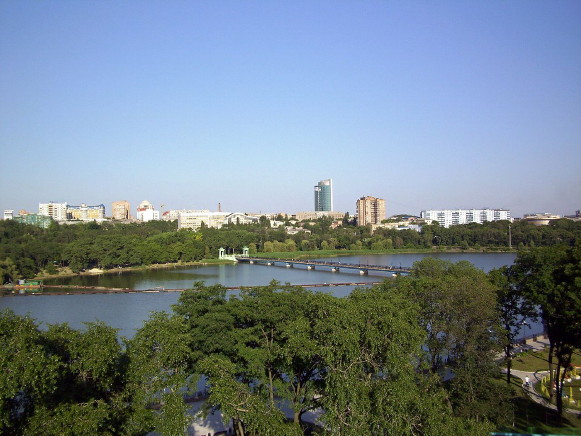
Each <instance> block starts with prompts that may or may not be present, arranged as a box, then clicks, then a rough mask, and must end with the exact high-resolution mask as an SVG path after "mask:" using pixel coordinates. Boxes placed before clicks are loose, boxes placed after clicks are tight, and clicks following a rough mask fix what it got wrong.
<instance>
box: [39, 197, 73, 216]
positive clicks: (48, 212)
mask: <svg viewBox="0 0 581 436" xmlns="http://www.w3.org/2000/svg"><path fill="white" fill-rule="evenodd" d="M38 214H39V215H44V216H49V217H51V218H52V219H53V220H55V221H66V220H67V203H53V202H52V201H51V202H50V203H40V204H39V205H38Z"/></svg>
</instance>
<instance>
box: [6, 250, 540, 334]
mask: <svg viewBox="0 0 581 436" xmlns="http://www.w3.org/2000/svg"><path fill="white" fill-rule="evenodd" d="M426 256H431V257H437V258H439V259H445V260H450V261H452V262H458V261H460V260H467V261H469V262H471V263H473V264H474V265H475V266H477V267H478V268H481V269H482V270H484V271H489V270H491V269H493V268H499V267H501V266H504V265H511V264H512V263H513V262H514V259H515V258H516V254H515V253H419V254H418V253H402V254H379V255H363V256H341V257H339V258H336V257H335V258H322V259H320V260H329V261H332V260H336V261H340V262H343V263H355V264H373V265H391V266H398V267H399V266H402V267H411V266H412V265H413V263H414V262H416V261H418V260H421V259H423V258H424V257H426ZM389 276H390V274H387V273H377V274H372V273H370V274H369V275H360V274H359V273H358V272H357V271H349V270H341V272H331V271H329V270H323V269H317V270H307V269H306V267H298V266H297V267H294V268H285V267H282V266H266V265H250V264H246V263H240V264H232V265H206V266H195V267H175V268H167V269H155V270H147V271H132V272H125V273H123V272H120V273H117V274H101V275H95V276H77V277H70V278H60V279H58V280H56V279H55V280H51V281H49V280H47V281H45V283H46V284H55V283H57V282H58V283H59V284H67V285H77V286H106V287H116V288H130V289H140V290H144V289H153V288H156V287H163V288H166V289H187V288H191V287H192V285H193V283H194V282H197V281H203V282H205V283H206V284H208V285H212V284H216V283H220V284H222V285H224V286H226V287H235V286H263V285H267V284H269V283H270V282H271V281H272V280H277V281H279V282H281V283H290V284H293V285H307V284H320V283H352V282H365V283H373V282H380V281H383V280H385V279H386V278H388V277H389ZM353 288H354V287H353V286H334V287H329V288H316V289H317V290H318V291H321V292H329V293H331V294H332V295H335V296H338V297H344V296H346V295H348V294H349V293H350V292H351V291H352V290H353ZM179 296H180V293H179V292H161V293H131V294H79V295H26V296H7V297H2V298H0V309H4V308H10V309H12V310H13V311H14V312H15V313H17V314H20V315H26V314H29V315H30V316H31V317H33V318H35V319H36V320H37V321H38V322H41V323H43V324H55V323H62V322H67V323H68V324H69V325H70V326H71V327H73V328H75V329H79V328H83V327H84V324H83V323H84V322H91V321H97V320H99V321H103V322H105V323H106V324H108V325H110V326H112V327H115V328H117V329H119V334H120V335H121V336H125V337H132V336H133V335H134V333H135V330H136V329H138V328H139V327H141V325H142V324H143V322H144V321H145V320H147V319H148V318H149V314H150V313H151V312H152V311H168V312H169V311H171V306H172V305H173V304H175V303H177V301H178V298H179ZM531 332H532V333H534V332H533V331H531Z"/></svg>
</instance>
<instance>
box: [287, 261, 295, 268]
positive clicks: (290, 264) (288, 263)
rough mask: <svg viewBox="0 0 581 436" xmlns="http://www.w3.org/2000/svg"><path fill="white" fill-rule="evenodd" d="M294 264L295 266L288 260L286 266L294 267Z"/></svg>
mask: <svg viewBox="0 0 581 436" xmlns="http://www.w3.org/2000/svg"><path fill="white" fill-rule="evenodd" d="M293 266H294V265H293V264H292V263H290V262H287V263H286V267H287V268H292V267H293Z"/></svg>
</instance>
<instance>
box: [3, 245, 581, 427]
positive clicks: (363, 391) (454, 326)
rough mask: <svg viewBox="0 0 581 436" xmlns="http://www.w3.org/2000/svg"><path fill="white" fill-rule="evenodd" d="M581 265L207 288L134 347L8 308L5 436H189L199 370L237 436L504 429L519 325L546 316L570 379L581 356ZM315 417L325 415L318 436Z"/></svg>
mask: <svg viewBox="0 0 581 436" xmlns="http://www.w3.org/2000/svg"><path fill="white" fill-rule="evenodd" d="M580 265H581V247H580V246H579V244H577V245H575V246H572V247H571V246H559V247H552V248H537V249H533V250H531V251H527V252H522V253H519V255H518V257H517V260H516V262H515V264H514V266H512V267H510V268H504V269H500V270H495V271H492V272H490V273H489V274H486V273H484V272H483V271H481V270H479V269H477V268H475V267H474V266H473V265H471V264H470V263H468V262H465V261H462V262H458V263H451V262H447V261H442V260H438V259H433V258H426V259H424V260H422V261H420V262H417V263H416V264H415V265H414V267H413V271H412V274H411V275H410V276H408V277H398V278H396V279H393V280H386V281H385V282H384V283H383V284H381V285H376V286H374V287H372V288H364V289H356V290H354V291H353V292H352V293H351V294H350V295H349V296H348V297H345V298H338V297H333V296H331V295H328V294H325V293H318V292H313V291H310V290H305V289H302V288H298V287H293V286H290V285H281V284H280V283H277V282H272V283H271V284H270V285H269V286H261V287H250V288H245V289H242V290H241V291H240V292H239V293H236V294H232V293H228V292H227V290H226V289H225V288H224V287H223V286H221V285H213V286H206V285H204V284H203V283H195V284H194V286H193V289H192V290H189V291H185V292H183V293H182V294H181V295H180V297H179V301H178V303H177V304H176V305H175V306H173V311H172V313H164V312H160V313H154V314H152V315H151V317H150V318H149V320H147V321H146V322H145V323H144V325H143V326H142V327H141V328H140V329H139V330H138V331H137V333H136V334H135V336H134V337H133V338H131V339H123V338H121V339H120V338H117V336H116V332H115V330H114V329H111V328H110V327H107V326H105V325H103V324H101V323H88V324H87V327H86V328H85V329H84V330H83V331H76V330H73V329H71V328H69V327H68V326H67V325H66V324H58V325H49V326H48V327H47V328H44V329H41V328H39V326H38V325H37V324H36V323H35V322H34V320H31V319H29V318H27V317H19V316H16V315H14V314H13V313H10V312H4V313H2V315H1V316H0V362H1V368H2V371H3V374H2V376H1V377H0V432H2V433H6V434H36V433H39V432H41V431H42V432H43V433H44V434H64V435H67V434H71V435H72V434H122V435H138V434H145V433H146V432H148V431H153V430H155V431H158V432H159V433H161V434H164V435H174V434H175V435H181V434H184V431H185V428H186V425H187V422H188V414H187V405H186V404H185V403H184V401H183V398H184V394H187V389H188V388H190V389H193V390H195V389H196V388H195V386H196V382H197V380H198V379H197V377H198V376H199V375H200V374H204V375H205V377H206V384H207V387H208V392H209V394H208V397H207V400H206V409H205V413H210V412H211V411H212V410H219V411H220V412H221V413H222V414H223V416H224V419H225V420H226V421H229V420H232V422H233V426H234V430H235V431H236V435H238V436H245V435H256V436H257V435H302V434H333V435H361V434H370V435H380V434H381V435H383V434H400V435H442V434H445V435H447V434H450V435H451V434H473V435H479V434H481V435H485V434H490V432H491V431H492V430H493V429H508V428H510V421H511V420H512V416H511V411H512V406H511V404H512V403H511V401H512V400H513V399H514V395H515V394H514V392H513V391H511V388H510V386H511V385H510V383H503V382H499V377H500V371H499V367H498V363H497V362H495V355H496V353H497V352H498V351H500V350H501V349H503V348H504V349H505V350H508V351H509V353H508V354H507V355H506V359H510V358H511V356H512V353H510V351H511V350H510V346H509V345H508V343H509V342H510V343H514V336H511V335H514V328H513V326H515V325H518V324H519V322H520V321H521V320H522V319H523V317H534V316H538V317H541V318H542V320H543V321H544V322H545V324H546V325H547V328H548V334H549V339H550V343H551V348H550V351H551V354H552V355H553V356H554V357H555V358H556V360H557V362H558V365H560V366H561V367H565V368H566V367H567V365H568V364H569V363H570V356H571V353H572V352H573V351H574V350H575V349H579V347H580V346H581V342H580V336H581V333H580V332H581V313H580V311H581V301H580V292H579V280H580V277H581V274H580V273H581V271H580V270H579V268H580V267H579V266H580ZM510 302H513V303H514V305H511V304H510ZM450 374H451V375H452V376H451V377H450ZM509 381H510V379H509ZM557 401H558V399H557ZM557 404H558V405H559V403H558V402H557ZM282 405H284V406H285V408H287V409H289V410H290V411H291V415H290V416H285V414H284V413H283V412H282V408H281V406H282ZM559 407H560V409H561V410H562V404H560V405H559ZM307 412H319V414H320V416H319V421H320V422H319V425H318V426H315V427H313V426H311V425H310V424H309V423H308V422H307V421H306V420H305V416H306V413H307ZM189 419H191V417H190V418H189ZM71 425H72V427H71Z"/></svg>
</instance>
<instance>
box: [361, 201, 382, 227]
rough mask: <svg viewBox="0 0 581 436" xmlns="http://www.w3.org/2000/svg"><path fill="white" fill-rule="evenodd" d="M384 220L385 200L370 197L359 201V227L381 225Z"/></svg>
mask: <svg viewBox="0 0 581 436" xmlns="http://www.w3.org/2000/svg"><path fill="white" fill-rule="evenodd" d="M384 219H385V200H383V199H382V198H375V197H369V196H367V197H361V198H360V199H359V200H357V225H360V226H366V225H368V224H371V225H375V224H381V221H383V220H384Z"/></svg>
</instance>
